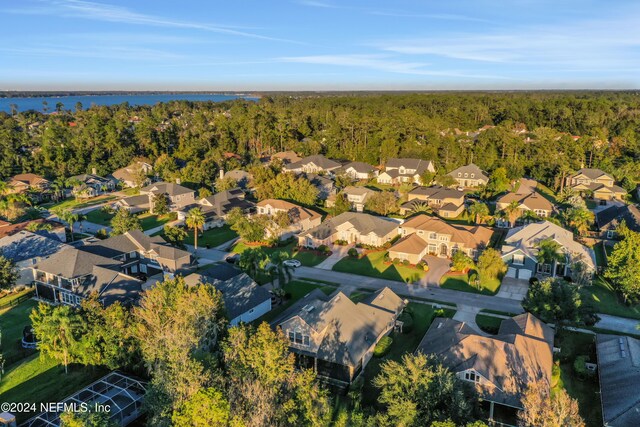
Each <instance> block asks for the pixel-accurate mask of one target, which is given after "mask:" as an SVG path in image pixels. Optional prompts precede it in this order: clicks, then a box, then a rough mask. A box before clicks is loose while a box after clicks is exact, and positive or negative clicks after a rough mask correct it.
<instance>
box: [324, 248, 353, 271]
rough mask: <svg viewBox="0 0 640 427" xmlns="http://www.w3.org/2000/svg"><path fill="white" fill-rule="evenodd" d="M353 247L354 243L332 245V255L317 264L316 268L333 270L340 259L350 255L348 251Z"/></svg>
mask: <svg viewBox="0 0 640 427" xmlns="http://www.w3.org/2000/svg"><path fill="white" fill-rule="evenodd" d="M352 247H353V245H349V246H339V245H332V246H331V255H329V256H328V257H327V259H325V260H324V261H322V262H321V263H320V264H318V265H316V268H319V269H321V270H331V269H332V268H333V266H334V265H336V263H337V262H338V261H340V260H341V259H342V258H344V257H346V256H347V255H348V254H347V252H349V249H350V248H352Z"/></svg>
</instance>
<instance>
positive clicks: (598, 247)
mask: <svg viewBox="0 0 640 427" xmlns="http://www.w3.org/2000/svg"><path fill="white" fill-rule="evenodd" d="M604 251H605V249H604V244H603V243H596V244H595V245H594V246H593V252H594V253H595V254H596V264H597V265H598V267H603V268H604V267H606V266H607V258H606V257H605V254H604Z"/></svg>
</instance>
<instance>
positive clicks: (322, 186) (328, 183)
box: [303, 173, 336, 200]
mask: <svg viewBox="0 0 640 427" xmlns="http://www.w3.org/2000/svg"><path fill="white" fill-rule="evenodd" d="M303 176H304V177H305V178H306V179H307V180H309V182H310V183H311V184H312V185H313V186H314V187H316V188H317V189H318V198H319V199H320V200H326V199H327V198H329V197H330V196H331V195H332V194H335V193H336V183H335V182H334V181H333V180H332V179H331V178H328V177H326V176H322V175H318V174H315V173H305V174H304V175H303Z"/></svg>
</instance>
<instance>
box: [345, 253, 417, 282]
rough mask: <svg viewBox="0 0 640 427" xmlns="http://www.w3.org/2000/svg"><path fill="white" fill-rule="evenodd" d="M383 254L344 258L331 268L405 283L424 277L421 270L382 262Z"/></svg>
mask: <svg viewBox="0 0 640 427" xmlns="http://www.w3.org/2000/svg"><path fill="white" fill-rule="evenodd" d="M385 253H386V252H384V251H380V252H369V253H368V254H367V255H365V256H363V257H362V258H351V257H345V258H342V259H341V260H340V261H338V262H337V263H336V265H334V266H333V270H335V271H342V272H345V273H353V274H360V275H362V276H370V277H378V278H381V279H388V280H395V281H398V282H405V283H406V282H415V281H416V280H420V279H421V278H422V277H423V276H424V274H425V272H424V271H422V270H418V269H416V268H412V267H406V266H404V265H393V264H389V263H386V262H384V255H385Z"/></svg>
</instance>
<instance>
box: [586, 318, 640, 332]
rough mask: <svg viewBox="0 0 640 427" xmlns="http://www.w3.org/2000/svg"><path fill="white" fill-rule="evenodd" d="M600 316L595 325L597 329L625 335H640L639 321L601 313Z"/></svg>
mask: <svg viewBox="0 0 640 427" xmlns="http://www.w3.org/2000/svg"><path fill="white" fill-rule="evenodd" d="M598 316H599V317H600V320H599V321H598V323H596V325H595V326H596V327H597V328H602V329H608V330H610V331H616V332H623V333H625V334H634V335H640V329H638V325H639V324H640V321H639V320H635V319H627V318H626V317H617V316H611V315H609V314H600V313H598Z"/></svg>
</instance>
